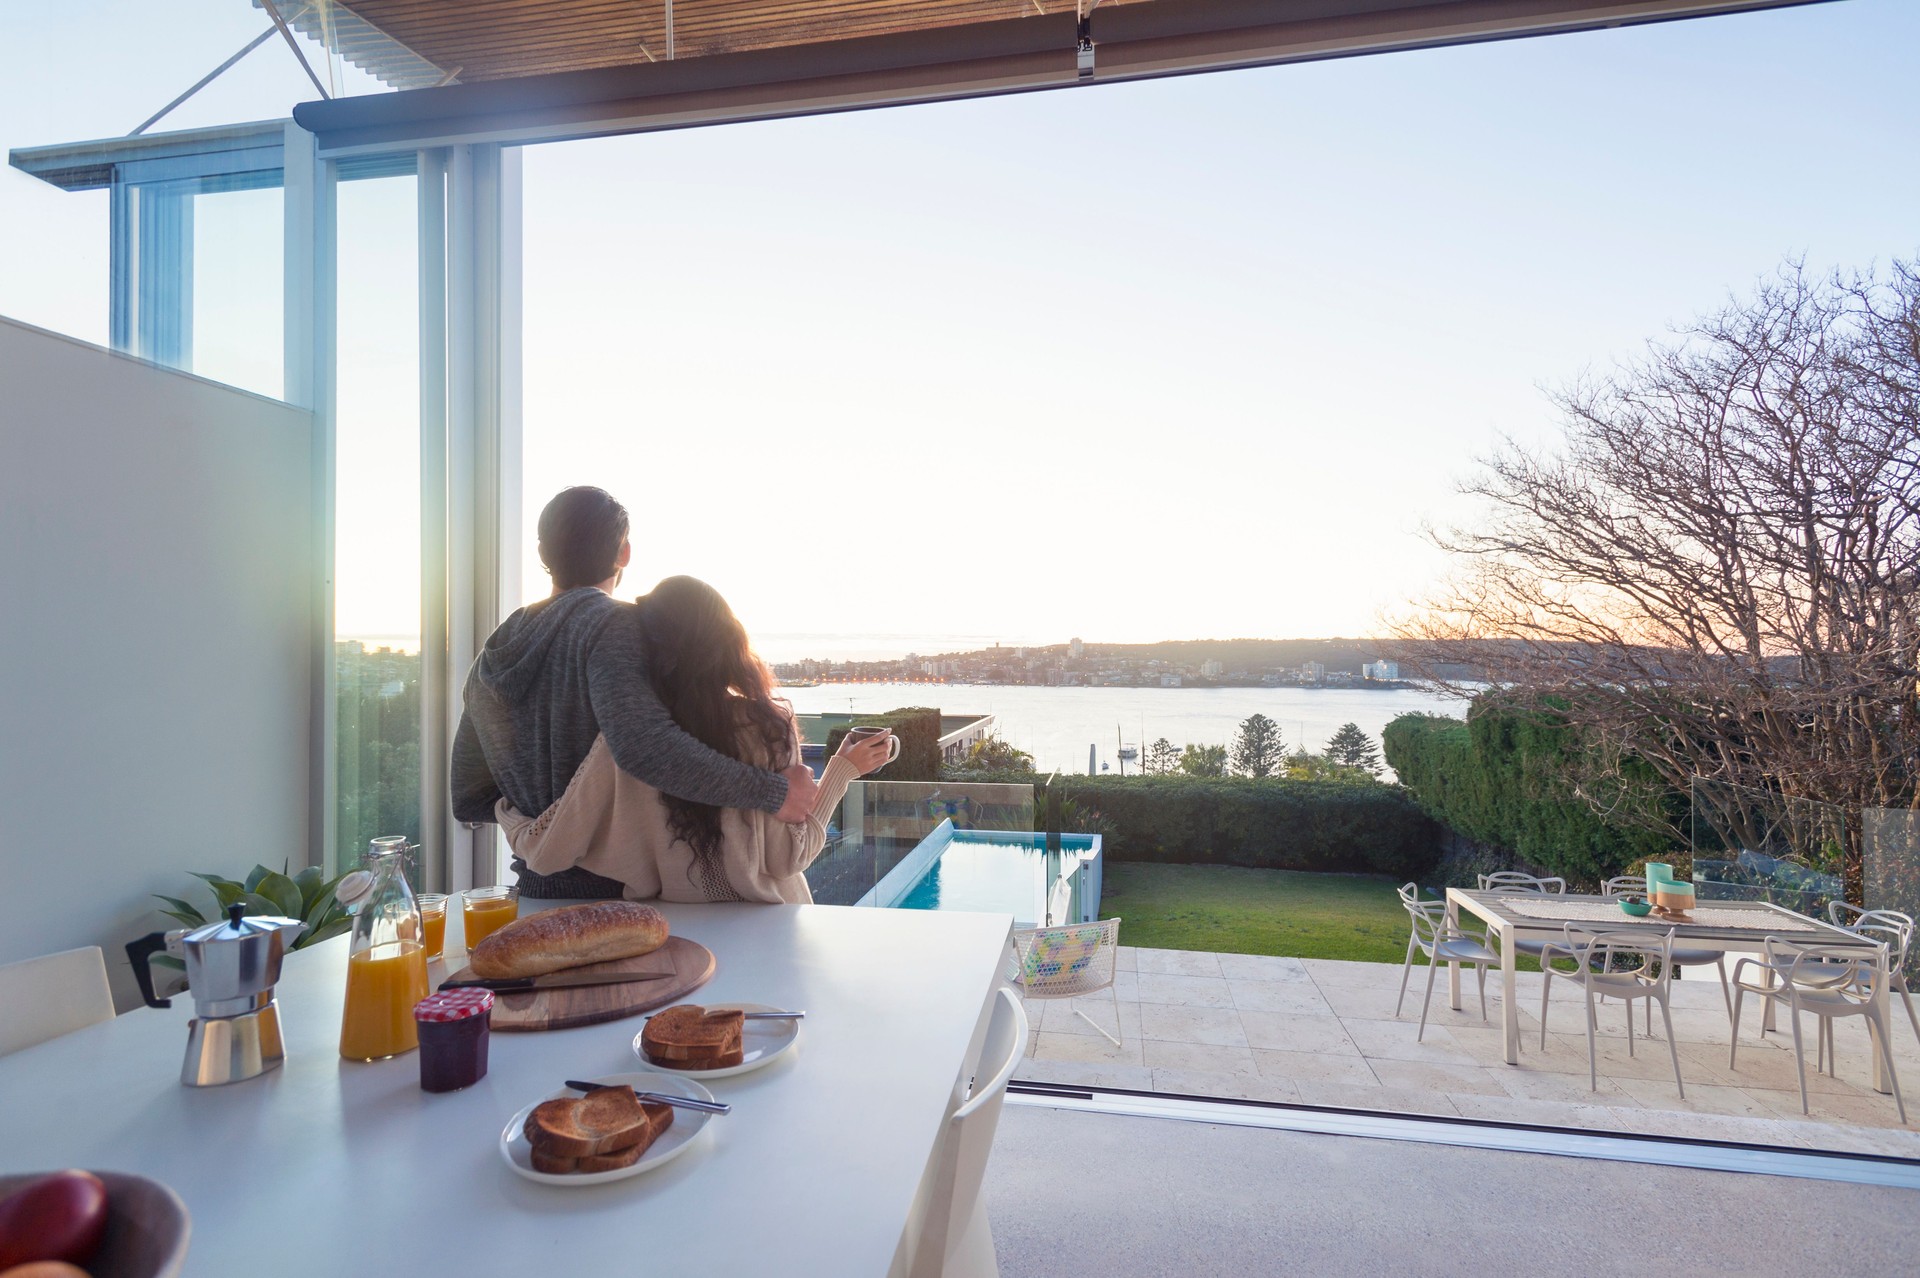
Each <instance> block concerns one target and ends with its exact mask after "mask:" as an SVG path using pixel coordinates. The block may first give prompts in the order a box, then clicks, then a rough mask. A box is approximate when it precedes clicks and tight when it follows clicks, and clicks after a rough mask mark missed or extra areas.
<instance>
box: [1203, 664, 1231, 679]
mask: <svg viewBox="0 0 1920 1278" xmlns="http://www.w3.org/2000/svg"><path fill="white" fill-rule="evenodd" d="M1226 672H1227V668H1226V666H1225V665H1223V664H1222V663H1220V662H1218V661H1203V662H1201V663H1200V673H1201V674H1203V675H1205V676H1206V677H1207V678H1209V679H1218V678H1219V677H1220V676H1221V675H1223V674H1225V673H1226Z"/></svg>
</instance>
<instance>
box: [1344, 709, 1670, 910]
mask: <svg viewBox="0 0 1920 1278" xmlns="http://www.w3.org/2000/svg"><path fill="white" fill-rule="evenodd" d="M1381 743H1382V744H1383V745H1384V746H1385V747H1386V755H1387V763H1388V764H1389V765H1390V766H1391V767H1392V768H1393V770H1394V771H1395V772H1396V773H1398V774H1399V777H1400V782H1401V784H1402V785H1404V786H1406V787H1407V788H1408V789H1409V790H1410V791H1412V793H1413V795H1414V797H1415V798H1416V799H1417V800H1418V801H1419V803H1420V806H1421V807H1423V808H1425V809H1426V810H1427V812H1428V813H1429V814H1431V815H1432V816H1433V817H1434V819H1436V820H1438V821H1440V822H1442V823H1443V824H1445V825H1446V826H1448V827H1449V828H1451V829H1452V830H1454V831H1455V832H1457V833H1458V834H1460V835H1463V836H1465V837H1466V838H1468V839H1471V840H1474V841H1476V842H1479V843H1484V844H1487V845H1488V846H1489V847H1491V848H1493V849H1496V850H1499V851H1504V852H1507V853H1510V854H1512V855H1513V856H1515V857H1518V858H1519V859H1520V860H1522V861H1525V862H1528V863H1530V864H1534V865H1538V866H1540V867H1541V868H1543V869H1544V870H1546V871H1547V872H1548V873H1550V874H1558V875H1563V876H1565V877H1566V878H1567V879H1569V880H1570V881H1573V882H1575V883H1578V884H1582V885H1587V886H1591V885H1594V884H1597V883H1598V882H1599V881H1600V880H1602V879H1606V878H1609V877H1611V876H1613V875H1616V874H1622V873H1625V872H1626V869H1627V867H1628V866H1629V865H1631V864H1633V863H1634V862H1635V861H1639V860H1644V859H1646V858H1648V857H1653V858H1655V859H1660V858H1661V857H1663V856H1666V855H1667V854H1669V853H1671V852H1672V851H1673V849H1674V847H1675V842H1674V840H1672V839H1671V838H1663V837H1662V836H1660V835H1658V834H1655V833H1653V832H1651V831H1648V830H1646V829H1643V828H1640V827H1637V826H1628V825H1624V824H1614V823H1609V822H1607V821H1605V820H1603V819H1602V818H1601V817H1600V816H1599V814H1598V813H1596V812H1595V811H1594V810H1593V809H1592V807H1590V806H1589V805H1588V804H1587V803H1586V802H1585V801H1584V800H1583V799H1581V798H1580V796H1579V795H1578V794H1577V793H1576V792H1575V788H1574V785H1573V760H1574V755H1575V752H1576V751H1578V750H1579V749H1580V743H1579V742H1578V741H1577V740H1576V739H1575V736H1574V734H1573V732H1572V731H1571V730H1570V729H1568V728H1567V727H1565V726H1564V725H1562V724H1558V723H1555V722H1553V721H1552V720H1551V719H1550V718H1548V717H1547V716H1545V715H1539V714H1519V713H1514V712H1509V711H1485V712H1476V713H1474V714H1473V715H1472V716H1471V717H1470V718H1469V719H1468V720H1467V721H1466V722H1464V723H1463V722H1461V721H1460V720H1458V719H1451V718H1447V717H1445V716H1442V715H1425V714H1406V715H1401V716H1400V717H1399V718H1398V719H1395V720H1394V721H1393V722H1392V723H1389V724H1388V725H1387V727H1386V731H1385V732H1384V733H1382V734H1381Z"/></svg>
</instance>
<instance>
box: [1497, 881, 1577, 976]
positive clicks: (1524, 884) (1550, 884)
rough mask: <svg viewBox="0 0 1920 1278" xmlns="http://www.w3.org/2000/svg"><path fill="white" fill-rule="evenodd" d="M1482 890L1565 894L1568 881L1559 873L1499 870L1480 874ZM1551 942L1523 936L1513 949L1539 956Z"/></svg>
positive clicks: (1537, 894)
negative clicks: (1549, 874) (1525, 872)
mask: <svg viewBox="0 0 1920 1278" xmlns="http://www.w3.org/2000/svg"><path fill="white" fill-rule="evenodd" d="M1480 890H1481V891H1482V892H1498V893H1500V894H1502V895H1503V896H1564V895H1566V891H1567V881H1566V880H1565V879H1563V878H1561V877H1560V876H1559V875H1557V874H1556V875H1551V876H1548V877H1544V878H1543V877H1541V876H1540V875H1537V874H1522V873H1521V872H1520V871H1518V870H1499V871H1496V872H1495V873H1493V874H1483V875H1481V876H1480ZM1549 944H1552V942H1549V941H1536V940H1533V939H1531V938H1529V937H1522V938H1520V939H1519V940H1517V941H1515V942H1514V943H1513V950H1514V953H1516V954H1531V955H1533V956H1534V957H1535V958H1539V957H1540V951H1541V949H1542V948H1543V947H1544V946H1547V945H1549Z"/></svg>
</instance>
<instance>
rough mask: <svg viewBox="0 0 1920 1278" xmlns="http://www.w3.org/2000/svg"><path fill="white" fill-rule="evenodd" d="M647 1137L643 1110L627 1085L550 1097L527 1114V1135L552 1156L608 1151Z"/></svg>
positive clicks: (628, 1145) (586, 1154) (597, 1153)
mask: <svg viewBox="0 0 1920 1278" xmlns="http://www.w3.org/2000/svg"><path fill="white" fill-rule="evenodd" d="M646 1138H647V1111H646V1110H645V1109H644V1108H643V1107H642V1106H641V1104H640V1100H639V1098H638V1097H636V1096H635V1095H634V1094H633V1089H632V1088H631V1087H601V1088H596V1089H595V1090H593V1091H591V1092H588V1093H587V1095H586V1096H585V1097H583V1098H581V1099H579V1100H552V1101H547V1102H545V1103H544V1104H540V1105H536V1106H534V1109H533V1112H532V1113H531V1114H529V1115H528V1116H527V1139H528V1140H530V1141H532V1142H533V1145H534V1148H536V1149H538V1150H541V1151H543V1152H544V1153H545V1154H546V1155H548V1156H549V1157H552V1158H590V1157H594V1156H596V1155H601V1154H611V1153H615V1152H618V1151H619V1150H623V1149H627V1148H629V1147H631V1146H633V1145H636V1144H639V1143H641V1142H642V1141H644V1140H646Z"/></svg>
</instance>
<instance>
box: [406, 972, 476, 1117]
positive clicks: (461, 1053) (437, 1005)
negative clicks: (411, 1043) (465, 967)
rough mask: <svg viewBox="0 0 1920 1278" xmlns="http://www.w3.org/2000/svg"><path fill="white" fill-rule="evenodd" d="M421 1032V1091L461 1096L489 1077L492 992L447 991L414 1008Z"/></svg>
mask: <svg viewBox="0 0 1920 1278" xmlns="http://www.w3.org/2000/svg"><path fill="white" fill-rule="evenodd" d="M413 1019H414V1024H415V1025H416V1027H417V1028H418V1029H419V1031H420V1087H421V1090H423V1091H429V1092H457V1091H459V1090H460V1089H461V1088H463V1087H472V1086H473V1085H474V1084H475V1083H477V1082H479V1081H480V1080H481V1079H483V1078H485V1077H486V1076H487V1040H488V1039H489V1038H490V1037H491V1036H492V1026H493V991H492V990H477V989H463V990H443V991H442V992H440V993H438V994H429V995H428V996H427V997H425V998H423V999H421V1000H420V1001H419V1002H418V1003H416V1004H414V1008H413Z"/></svg>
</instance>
